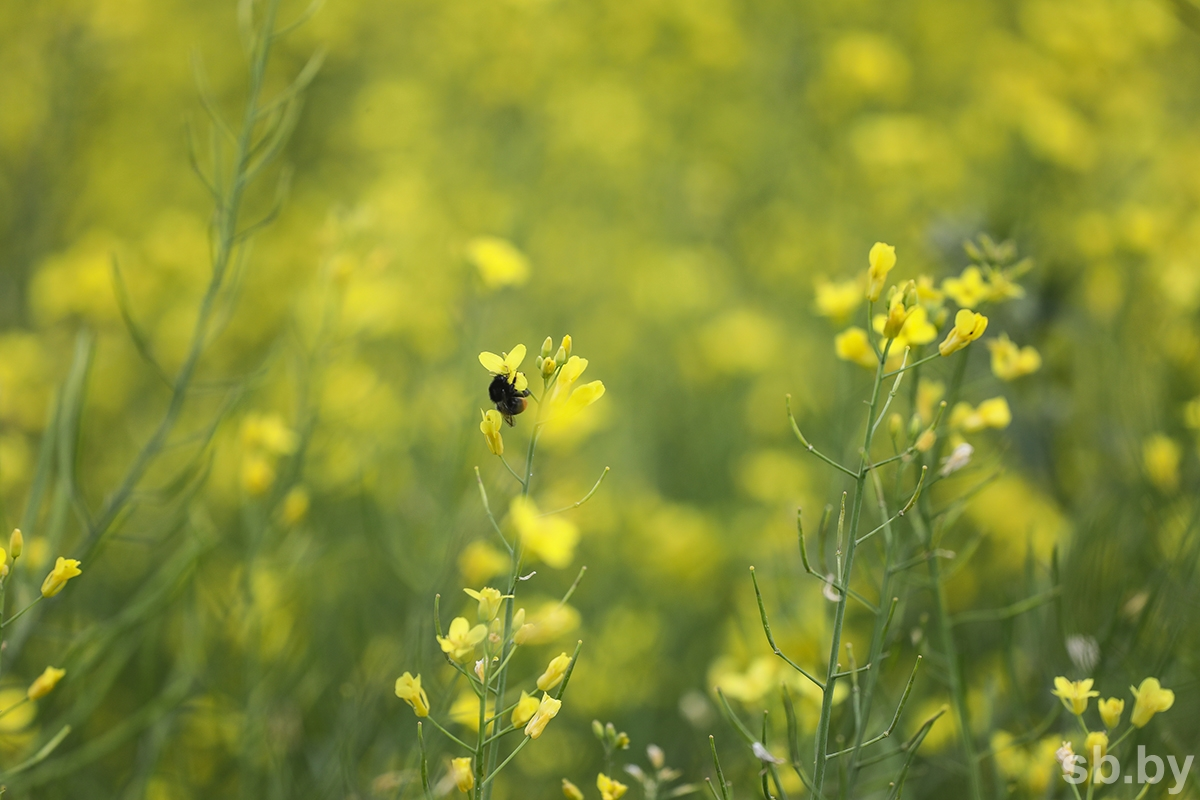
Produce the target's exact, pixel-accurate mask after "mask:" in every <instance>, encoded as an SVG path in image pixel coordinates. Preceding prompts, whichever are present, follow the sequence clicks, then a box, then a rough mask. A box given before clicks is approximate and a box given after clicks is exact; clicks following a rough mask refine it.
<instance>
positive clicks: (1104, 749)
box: [1083, 731, 1108, 783]
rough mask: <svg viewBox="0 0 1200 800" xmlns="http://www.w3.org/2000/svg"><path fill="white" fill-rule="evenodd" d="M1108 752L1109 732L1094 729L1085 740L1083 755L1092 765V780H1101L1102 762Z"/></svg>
mask: <svg viewBox="0 0 1200 800" xmlns="http://www.w3.org/2000/svg"><path fill="white" fill-rule="evenodd" d="M1107 754H1108V734H1106V733H1105V732H1104V731H1092V732H1091V733H1089V734H1088V735H1087V738H1086V739H1084V740H1083V757H1084V758H1086V759H1087V760H1088V763H1089V764H1091V766H1092V776H1093V777H1092V780H1093V781H1094V782H1096V783H1099V782H1100V762H1101V760H1102V759H1103V758H1104V756H1105V755H1107Z"/></svg>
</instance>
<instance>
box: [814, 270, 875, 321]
mask: <svg viewBox="0 0 1200 800" xmlns="http://www.w3.org/2000/svg"><path fill="white" fill-rule="evenodd" d="M815 288H816V310H817V313H818V314H820V315H821V316H822V317H828V318H830V319H832V320H833V321H834V322H845V321H846V320H847V319H849V318H850V315H851V314H853V313H854V309H856V308H858V304H859V303H861V302H862V298H863V289H862V282H861V281H857V280H854V281H842V282H841V283H833V282H832V281H827V280H820V281H818V282H817V284H816V287H815Z"/></svg>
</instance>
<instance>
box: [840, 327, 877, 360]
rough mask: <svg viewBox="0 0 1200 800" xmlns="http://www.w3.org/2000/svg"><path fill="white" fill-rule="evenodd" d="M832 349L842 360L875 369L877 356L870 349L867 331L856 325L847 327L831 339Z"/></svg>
mask: <svg viewBox="0 0 1200 800" xmlns="http://www.w3.org/2000/svg"><path fill="white" fill-rule="evenodd" d="M833 349H834V352H836V353H837V357H838V358H840V359H842V360H843V361H851V362H853V363H855V364H858V365H859V366H860V367H866V368H867V369H875V365H876V364H878V363H879V358H878V357H877V356H876V355H875V351H874V350H873V349H871V340H870V339H868V338H867V332H866V331H864V330H863V329H862V328H859V327H857V326H855V327H850V328H847V329H846V330H844V331H842V332H841V333H839V334H838V335H837V336H835V337H834V339H833Z"/></svg>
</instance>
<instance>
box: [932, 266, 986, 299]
mask: <svg viewBox="0 0 1200 800" xmlns="http://www.w3.org/2000/svg"><path fill="white" fill-rule="evenodd" d="M942 291H943V292H945V293H946V296H947V297H949V298H950V299H951V300H953V301H954V302H955V303H958V305H959V306H960V307H961V308H975V306H977V305H979V304H980V303H982V302H983V301H985V300H987V299H988V298H989V297H990V295H991V287H989V286H988V284H987V282H986V281H984V279H983V272H981V271H980V269H979V267H967V268H966V269H964V270H963V271H962V274H960V275H959V276H958V277H956V278H946V279H945V280H944V281H942Z"/></svg>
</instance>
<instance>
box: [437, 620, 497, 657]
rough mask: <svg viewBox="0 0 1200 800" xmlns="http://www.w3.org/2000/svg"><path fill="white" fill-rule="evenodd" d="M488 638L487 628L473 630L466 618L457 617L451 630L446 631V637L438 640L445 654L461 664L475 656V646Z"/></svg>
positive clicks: (479, 626) (482, 626)
mask: <svg viewBox="0 0 1200 800" xmlns="http://www.w3.org/2000/svg"><path fill="white" fill-rule="evenodd" d="M486 636H487V627H486V626H484V625H476V626H475V627H474V628H472V627H471V623H469V622H467V618H466V617H455V618H454V620H453V621H452V622H451V623H450V630H448V631H446V636H445V637H442V636H439V637H437V640H438V644H440V645H441V646H442V652H443V653H446V654H447V655H448V656H450V658H452V659H453V660H455V661H458V662H460V663H461V662H463V661H466V660H467V659H468V658H470V657H471V656H472V655H474V654H475V645H477V644H479V643H480V642H482V641H483V640H484V637H486Z"/></svg>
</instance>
